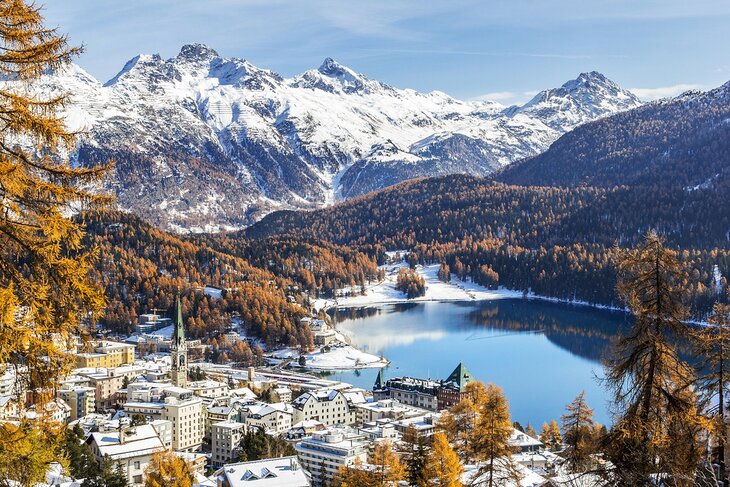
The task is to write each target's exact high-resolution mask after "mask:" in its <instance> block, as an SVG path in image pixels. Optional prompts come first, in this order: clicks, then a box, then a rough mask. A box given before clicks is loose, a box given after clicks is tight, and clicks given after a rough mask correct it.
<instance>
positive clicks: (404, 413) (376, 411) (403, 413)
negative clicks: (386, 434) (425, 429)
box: [354, 399, 430, 424]
mask: <svg viewBox="0 0 730 487" xmlns="http://www.w3.org/2000/svg"><path fill="white" fill-rule="evenodd" d="M354 408H355V419H356V421H357V424H363V423H370V422H372V421H377V420H379V419H383V418H389V419H394V420H399V419H406V418H413V417H416V416H423V415H424V414H429V413H430V411H427V410H425V409H419V408H416V407H414V406H408V405H406V404H402V403H400V402H398V401H396V400H395V399H381V400H380V401H370V402H364V403H360V404H355V405H354Z"/></svg>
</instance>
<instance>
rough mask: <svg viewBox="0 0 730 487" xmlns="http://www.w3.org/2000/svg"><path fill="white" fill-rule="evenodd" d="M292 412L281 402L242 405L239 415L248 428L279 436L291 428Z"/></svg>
mask: <svg viewBox="0 0 730 487" xmlns="http://www.w3.org/2000/svg"><path fill="white" fill-rule="evenodd" d="M294 411H295V409H294V408H292V407H291V406H290V405H289V404H286V403H283V402H278V403H274V404H267V403H263V402H255V403H249V404H244V405H242V406H241V410H240V413H239V414H240V418H241V421H242V422H244V423H246V426H247V427H248V428H255V429H263V430H264V432H266V433H269V434H279V433H284V432H286V431H288V430H289V429H290V428H291V426H292V424H293V423H292V419H293V417H294Z"/></svg>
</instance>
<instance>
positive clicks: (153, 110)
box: [42, 44, 639, 231]
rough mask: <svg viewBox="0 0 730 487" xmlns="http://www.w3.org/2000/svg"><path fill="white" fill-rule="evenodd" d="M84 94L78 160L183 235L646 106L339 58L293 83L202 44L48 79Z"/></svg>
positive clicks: (456, 164) (510, 157)
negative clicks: (392, 77) (508, 94)
mask: <svg viewBox="0 0 730 487" xmlns="http://www.w3.org/2000/svg"><path fill="white" fill-rule="evenodd" d="M42 89H43V90H44V91H49V92H51V91H53V92H58V91H59V90H66V91H68V92H70V93H72V94H73V97H72V103H71V104H70V105H69V107H68V109H67V116H68V121H69V122H68V123H69V126H70V128H73V129H75V130H84V131H86V132H85V134H84V135H83V138H82V140H81V141H80V143H79V146H78V161H79V162H80V163H81V164H91V163H94V162H95V161H104V160H107V159H110V158H111V159H114V160H115V161H116V169H115V172H114V174H113V175H112V177H111V179H110V181H108V183H107V185H108V189H110V190H111V191H112V192H113V193H114V194H116V196H117V201H118V205H119V206H120V207H122V208H124V209H128V210H131V211H134V212H136V213H138V214H140V215H141V216H143V217H145V218H148V219H149V220H151V221H153V222H155V223H157V224H160V225H162V226H165V227H167V228H172V229H177V230H192V231H215V230H219V229H222V228H233V227H240V226H243V225H246V224H249V223H251V222H253V221H255V220H256V219H258V218H260V217H261V216H262V215H264V214H266V213H268V212H270V211H273V210H275V209H280V208H309V207H316V206H321V205H324V204H329V203H332V202H334V201H335V200H337V199H339V198H343V197H350V196H354V195H358V194H362V193H364V192H368V191H372V190H375V189H379V188H382V187H384V186H387V185H390V184H394V183H396V182H398V181H401V180H404V179H408V178H412V177H418V176H434V175H440V174H447V173H458V172H462V173H463V172H467V173H472V174H488V173H490V172H492V171H494V170H495V169H498V168H500V167H503V166H504V165H506V164H509V163H510V162H513V161H515V160H517V159H519V158H522V157H525V156H530V155H534V154H536V153H539V152H542V151H544V150H545V149H546V148H547V147H548V146H549V145H550V144H551V143H552V142H553V141H554V140H556V139H557V138H558V137H559V136H560V135H562V134H563V133H564V132H566V131H567V130H570V129H571V128H573V127H574V126H575V125H577V124H579V123H583V122H585V121H589V120H593V119H596V118H599V117H602V116H606V115H609V114H613V113H616V112H618V111H621V110H626V109H629V108H632V107H634V106H638V105H639V101H638V99H636V98H635V97H634V96H633V95H631V94H630V93H628V92H627V91H624V90H622V89H620V88H619V87H618V86H616V85H615V84H613V83H612V82H610V80H607V79H606V78H604V77H602V76H601V75H599V74H597V73H588V74H583V75H581V76H580V77H579V78H578V79H576V80H573V81H571V82H568V83H566V84H565V85H563V87H561V88H559V89H557V90H549V91H548V92H545V93H547V94H546V95H545V96H543V97H542V98H540V96H541V95H538V97H536V98H535V100H533V101H531V102H530V103H528V104H527V105H525V106H524V107H510V108H505V107H503V106H501V105H499V104H498V103H494V102H482V101H480V102H467V101H460V100H456V99H454V98H451V97H449V96H448V95H446V94H444V93H441V92H437V91H436V92H431V93H419V92H416V91H414V90H410V89H396V88H393V87H391V86H388V85H386V84H384V83H381V82H379V81H375V80H371V79H368V78H367V77H365V76H363V75H362V74H359V73H356V72H355V71H353V70H351V69H349V68H347V67H345V66H342V65H340V64H338V63H337V62H336V61H334V60H332V59H330V58H328V59H325V61H324V62H323V63H322V65H321V66H320V67H319V68H318V69H313V70H309V71H306V72H305V73H302V74H300V75H298V76H295V77H292V78H288V79H287V78H283V77H281V76H280V75H278V74H276V73H274V72H272V71H269V70H266V69H260V68H257V67H256V66H253V65H252V64H251V63H249V62H247V61H245V60H241V59H226V58H222V57H220V56H219V55H218V54H217V53H216V52H215V51H214V50H213V49H211V48H209V47H207V46H203V45H200V44H193V45H186V46H183V48H182V49H181V51H180V53H179V54H178V55H177V56H176V57H174V58H172V59H168V60H163V59H162V58H161V57H160V56H159V55H144V54H143V55H139V56H136V57H135V58H133V59H131V60H130V61H129V62H128V63H127V64H126V65H125V66H124V68H123V69H122V70H121V71H120V72H119V73H118V74H117V75H116V76H115V77H114V78H112V79H111V80H109V81H108V82H107V83H105V84H103V85H102V84H101V83H100V82H98V81H97V80H95V79H94V78H93V77H91V76H90V75H88V74H87V73H85V72H84V71H83V70H82V69H81V68H79V67H78V66H71V67H69V68H68V69H67V70H65V71H64V72H62V73H56V74H52V75H48V76H47V77H46V78H45V79H44V84H43V87H42Z"/></svg>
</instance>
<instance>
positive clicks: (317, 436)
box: [295, 428, 368, 485]
mask: <svg viewBox="0 0 730 487" xmlns="http://www.w3.org/2000/svg"><path fill="white" fill-rule="evenodd" d="M367 447H368V443H367V441H365V439H364V438H363V436H361V435H359V434H357V433H354V432H353V431H352V430H349V429H344V428H332V429H329V430H325V431H317V432H314V433H312V436H311V437H310V438H303V439H302V441H300V442H299V443H297V444H296V445H295V448H296V450H297V455H298V456H299V461H300V462H301V464H302V467H304V468H305V469H306V470H307V471H309V473H310V474H311V476H312V484H313V485H327V484H329V483H330V482H332V480H333V479H334V477H335V475H336V473H337V470H338V469H339V468H340V467H341V466H346V465H352V464H354V463H355V462H356V461H358V460H360V461H361V462H362V463H365V462H366V461H367Z"/></svg>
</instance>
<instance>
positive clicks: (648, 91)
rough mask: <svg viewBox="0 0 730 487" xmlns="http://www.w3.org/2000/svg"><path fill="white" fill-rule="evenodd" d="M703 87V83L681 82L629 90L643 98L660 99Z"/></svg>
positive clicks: (647, 99) (646, 99)
mask: <svg viewBox="0 0 730 487" xmlns="http://www.w3.org/2000/svg"><path fill="white" fill-rule="evenodd" d="M703 88H704V86H703V85H694V84H687V83H680V84H678V85H672V86H660V87H658V88H630V89H629V91H631V92H632V93H633V94H634V95H636V96H638V97H639V98H641V99H642V100H645V101H652V100H658V99H660V98H668V97H672V96H677V95H680V94H682V93H684V92H685V91H689V90H701V89H703Z"/></svg>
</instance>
